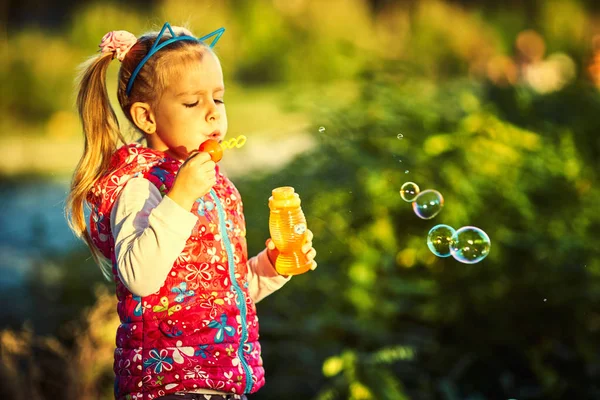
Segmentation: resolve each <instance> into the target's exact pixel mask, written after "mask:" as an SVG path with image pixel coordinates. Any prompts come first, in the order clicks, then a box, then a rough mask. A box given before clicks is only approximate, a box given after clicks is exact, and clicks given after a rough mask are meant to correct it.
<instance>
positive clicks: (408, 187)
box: [400, 182, 419, 203]
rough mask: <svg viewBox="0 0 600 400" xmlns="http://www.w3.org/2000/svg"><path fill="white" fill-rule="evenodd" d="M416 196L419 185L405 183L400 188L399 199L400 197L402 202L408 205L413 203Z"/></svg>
mask: <svg viewBox="0 0 600 400" xmlns="http://www.w3.org/2000/svg"><path fill="white" fill-rule="evenodd" d="M418 194H419V185H417V184H416V183H414V182H406V183H405V184H404V185H402V187H401V188H400V197H402V200H404V201H407V202H409V203H411V202H413V201H414V200H415V198H416V197H417V195H418Z"/></svg>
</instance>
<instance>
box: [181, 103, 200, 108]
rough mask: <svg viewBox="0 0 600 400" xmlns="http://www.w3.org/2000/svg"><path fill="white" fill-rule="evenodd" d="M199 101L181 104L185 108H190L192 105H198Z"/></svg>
mask: <svg viewBox="0 0 600 400" xmlns="http://www.w3.org/2000/svg"><path fill="white" fill-rule="evenodd" d="M198 103H199V101H196V102H195V103H192V104H185V103H184V104H183V105H184V106H186V107H187V108H192V107H196V106H197V105H198Z"/></svg>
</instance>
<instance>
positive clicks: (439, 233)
mask: <svg viewBox="0 0 600 400" xmlns="http://www.w3.org/2000/svg"><path fill="white" fill-rule="evenodd" d="M454 232H456V230H455V229H454V228H453V227H451V226H448V225H444V224H440V225H436V226H434V227H433V228H431V229H430V230H429V233H428V234H427V247H429V250H431V252H432V253H433V254H435V255H436V256H438V257H450V242H451V241H452V235H454Z"/></svg>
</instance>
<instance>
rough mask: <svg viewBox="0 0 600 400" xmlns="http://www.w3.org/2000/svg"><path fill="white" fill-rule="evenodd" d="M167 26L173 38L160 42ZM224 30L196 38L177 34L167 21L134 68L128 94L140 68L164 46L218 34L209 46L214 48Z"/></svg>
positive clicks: (202, 40) (128, 85)
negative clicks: (144, 55)
mask: <svg viewBox="0 0 600 400" xmlns="http://www.w3.org/2000/svg"><path fill="white" fill-rule="evenodd" d="M167 28H169V32H171V39H168V40H165V41H164V42H162V43H160V44H159V42H160V39H161V38H162V35H163V33H165V29H167ZM223 32H225V28H219V29H217V30H216V31H214V32H211V33H209V34H208V35H204V36H202V37H201V38H195V37H193V36H175V32H173V29H171V25H169V23H168V22H165V24H164V25H163V27H162V29H161V30H160V33H159V34H158V36H157V37H156V40H155V41H154V44H153V45H152V48H151V49H150V51H149V52H148V54H147V55H146V57H144V58H143V59H142V61H140V63H139V64H138V65H137V67H135V70H133V73H132V74H131V77H130V78H129V82H128V83H127V90H126V91H125V93H126V94H127V96H129V93H130V92H131V88H132V87H133V81H134V80H135V77H136V76H137V74H138V73H139V72H140V70H141V69H142V67H143V66H144V64H146V61H148V59H149V58H150V57H152V55H153V54H154V53H156V52H157V51H159V50H160V49H162V48H163V47H165V46H168V45H170V44H171V43H173V42H178V41H180V40H188V41H192V42H204V40H206V39H208V38H210V37H211V36H214V35H217V37H215V38H214V39H213V41H212V43H211V44H210V45H209V46H208V47H210V48H211V49H212V48H213V46H214V45H215V44H216V43H217V41H218V40H219V39H220V38H221V35H222V34H223Z"/></svg>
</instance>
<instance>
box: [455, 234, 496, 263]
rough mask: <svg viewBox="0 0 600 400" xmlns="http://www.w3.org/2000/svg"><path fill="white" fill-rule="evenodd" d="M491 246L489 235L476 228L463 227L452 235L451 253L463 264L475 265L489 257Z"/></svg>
mask: <svg viewBox="0 0 600 400" xmlns="http://www.w3.org/2000/svg"><path fill="white" fill-rule="evenodd" d="M490 246H491V242H490V238H489V236H488V235H487V233H485V232H484V231H482V230H481V229H479V228H477V227H475V226H463V227H462V228H460V229H458V230H457V231H456V232H454V235H452V242H451V243H450V253H451V254H452V257H454V258H455V259H456V260H457V261H460V262H461V263H465V264H475V263H478V262H479V261H481V260H483V259H484V258H485V257H487V255H488V254H489V252H490Z"/></svg>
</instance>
